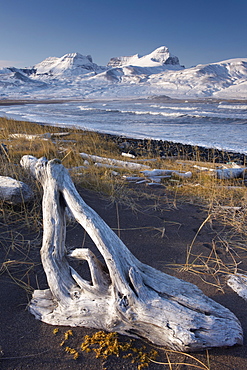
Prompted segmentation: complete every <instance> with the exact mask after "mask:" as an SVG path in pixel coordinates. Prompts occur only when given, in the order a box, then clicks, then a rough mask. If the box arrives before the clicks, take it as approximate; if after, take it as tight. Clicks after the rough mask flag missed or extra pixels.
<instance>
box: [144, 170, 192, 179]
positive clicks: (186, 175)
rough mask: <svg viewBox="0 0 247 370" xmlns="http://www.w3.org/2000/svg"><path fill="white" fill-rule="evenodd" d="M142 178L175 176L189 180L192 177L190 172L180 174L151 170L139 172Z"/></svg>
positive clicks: (173, 171)
mask: <svg viewBox="0 0 247 370" xmlns="http://www.w3.org/2000/svg"><path fill="white" fill-rule="evenodd" d="M141 172H142V173H143V174H144V176H146V177H154V176H168V175H170V176H177V177H182V178H190V177H192V173H191V172H190V171H187V172H181V171H176V170H162V169H161V170H160V169H153V170H144V171H141Z"/></svg>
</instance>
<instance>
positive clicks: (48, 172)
mask: <svg viewBox="0 0 247 370" xmlns="http://www.w3.org/2000/svg"><path fill="white" fill-rule="evenodd" d="M21 164H22V165H23V166H24V167H25V168H26V169H29V170H30V171H31V172H32V174H33V175H34V176H35V178H36V179H37V180H39V181H40V182H41V184H42V186H43V189H44V196H43V228H44V234H43V245H42V249H41V258H42V264H43V267H44V270H45V273H46V276H47V281H48V285H49V289H47V290H36V291H35V292H34V294H33V298H32V301H31V303H30V307H29V308H30V311H31V312H32V313H33V314H34V315H35V317H36V318H37V319H40V320H42V321H44V322H46V323H49V324H52V325H66V326H67V325H69V326H85V327H92V328H98V329H103V330H106V331H116V332H118V333H121V334H125V335H129V336H132V337H135V338H146V339H148V340H149V341H151V342H153V343H155V344H156V345H160V346H168V347H170V348H173V349H176V350H181V351H195V350H201V349H204V348H210V347H218V346H232V345H234V344H236V343H238V344H241V343H242V328H241V325H240V323H239V321H238V319H237V318H236V317H235V316H234V314H233V313H232V312H230V311H229V310H228V309H227V308H225V307H223V306H221V305H220V304H218V303H216V302H215V301H213V300H212V299H210V298H208V297H206V296H205V295H204V294H203V293H202V291H201V290H200V289H198V288H197V287H196V286H195V285H193V284H191V283H187V282H185V281H183V280H180V279H177V278H175V277H172V276H169V275H167V274H165V273H163V272H161V271H158V270H156V269H154V268H152V267H150V266H148V265H146V264H143V263H142V262H140V261H139V260H137V259H136V257H134V255H133V254H132V253H131V252H130V251H129V250H128V249H127V247H126V246H125V245H124V243H123V242H122V241H121V240H120V239H119V238H118V236H117V235H116V234H115V233H114V232H113V231H112V230H111V229H110V228H109V226H107V225H106V223H105V222H104V221H103V220H102V219H101V218H100V217H99V215H98V214H97V213H96V212H95V211H94V210H93V209H91V208H90V207H89V206H88V205H87V204H86V203H85V202H84V201H83V200H82V198H81V197H80V195H79V194H78V192H77V190H76V188H75V186H74V184H73V182H72V180H71V178H70V176H69V174H68V171H67V170H66V169H65V168H64V167H63V166H62V165H61V163H60V162H59V161H58V160H52V161H49V162H48V161H47V160H46V159H44V158H41V159H39V160H37V159H36V158H34V157H31V156H24V157H23V158H22V160H21ZM66 206H67V207H68V208H69V209H70V211H71V213H72V214H73V216H74V217H75V219H76V220H77V221H78V222H79V223H80V224H81V226H82V227H83V228H84V229H85V230H86V232H87V233H88V234H89V236H90V237H91V239H92V240H93V242H94V243H95V245H96V247H97V248H98V250H99V252H100V253H101V255H102V257H103V260H104V263H102V262H100V261H99V260H98V259H97V258H96V256H95V255H94V254H93V253H92V252H91V251H90V250H89V249H87V248H78V249H74V250H73V251H72V252H70V254H69V255H67V252H66V248H65V233H66V227H65V226H66V225H65V208H66ZM69 258H77V259H79V260H86V261H87V262H88V265H89V269H90V273H91V281H88V280H85V279H84V278H82V277H81V276H80V275H79V273H78V272H77V271H75V270H74V269H73V268H72V267H71V266H70V265H69Z"/></svg>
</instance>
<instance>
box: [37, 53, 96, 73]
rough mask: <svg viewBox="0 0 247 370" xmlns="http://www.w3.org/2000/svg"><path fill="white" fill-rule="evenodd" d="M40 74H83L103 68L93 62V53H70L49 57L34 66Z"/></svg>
mask: <svg viewBox="0 0 247 370" xmlns="http://www.w3.org/2000/svg"><path fill="white" fill-rule="evenodd" d="M34 69H35V70H36V74H38V75H50V76H54V75H61V74H71V73H72V74H83V73H88V72H90V71H91V72H92V71H93V72H95V71H97V70H102V68H101V67H99V66H98V65H97V64H95V63H93V59H92V57H91V55H86V56H85V55H82V54H80V53H68V54H65V55H63V56H62V57H60V58H57V57H49V58H46V59H45V60H43V61H42V62H40V63H38V64H36V65H35V66H34Z"/></svg>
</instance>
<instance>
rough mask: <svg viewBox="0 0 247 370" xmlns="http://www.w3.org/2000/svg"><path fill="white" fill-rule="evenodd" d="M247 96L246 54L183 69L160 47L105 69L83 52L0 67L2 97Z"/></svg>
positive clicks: (115, 60)
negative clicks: (26, 64)
mask: <svg viewBox="0 0 247 370" xmlns="http://www.w3.org/2000/svg"><path fill="white" fill-rule="evenodd" d="M150 95H152V96H153V95H167V96H170V97H172V98H205V97H215V98H228V99H247V58H243V59H239V58H238V59H230V60H226V61H222V62H218V63H211V64H204V65H202V64H200V65H197V66H195V67H191V68H184V67H183V66H181V65H180V64H179V59H178V58H177V57H176V56H173V55H172V54H170V52H169V50H168V48H167V47H165V46H162V47H160V48H158V49H156V50H154V51H153V52H152V53H150V54H147V55H144V56H140V55H138V54H135V55H133V56H122V57H114V58H111V59H110V61H109V63H108V65H107V66H105V67H102V66H98V65H97V64H96V63H94V62H93V60H92V57H91V56H90V55H87V56H84V55H81V54H79V53H70V54H65V55H64V56H62V57H60V58H58V57H50V58H47V59H45V60H44V61H42V62H40V63H38V64H36V65H35V66H32V67H30V68H24V69H18V68H14V67H9V68H2V69H0V99H1V98H2V99H8V98H11V99H13V98H15V99H20V98H21V99H31V98H33V99H34V98H36V99H47V98H49V99H52V98H54V99H58V98H63V99H66V98H68V99H71V98H100V97H104V98H116V97H117V98H121V97H147V96H150Z"/></svg>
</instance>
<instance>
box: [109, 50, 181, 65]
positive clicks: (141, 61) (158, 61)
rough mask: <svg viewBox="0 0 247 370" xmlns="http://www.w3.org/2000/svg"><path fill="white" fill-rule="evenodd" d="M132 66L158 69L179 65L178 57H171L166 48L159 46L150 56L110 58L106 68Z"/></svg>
mask: <svg viewBox="0 0 247 370" xmlns="http://www.w3.org/2000/svg"><path fill="white" fill-rule="evenodd" d="M126 65H133V66H136V67H159V66H164V65H178V66H179V65H180V64H179V59H178V57H176V56H174V55H172V54H171V53H170V52H169V49H168V48H167V47H166V46H160V47H159V48H157V49H155V50H154V51H152V52H151V53H150V54H147V55H144V56H141V55H139V54H135V55H132V56H123V57H115V58H111V59H110V61H109V63H108V64H107V66H108V67H111V68H115V67H123V66H126Z"/></svg>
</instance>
